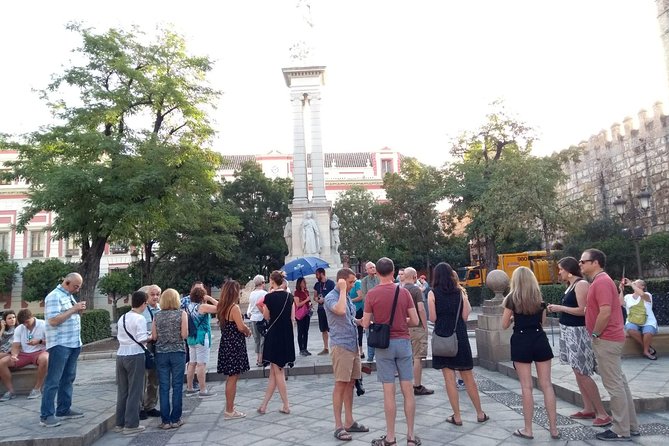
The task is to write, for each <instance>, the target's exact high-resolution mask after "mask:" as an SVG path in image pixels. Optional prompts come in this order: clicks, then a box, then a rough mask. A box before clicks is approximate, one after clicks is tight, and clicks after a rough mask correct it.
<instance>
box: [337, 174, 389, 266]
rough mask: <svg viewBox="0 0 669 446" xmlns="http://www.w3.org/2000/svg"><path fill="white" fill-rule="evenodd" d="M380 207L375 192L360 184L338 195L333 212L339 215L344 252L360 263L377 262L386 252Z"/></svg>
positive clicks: (342, 250)
mask: <svg viewBox="0 0 669 446" xmlns="http://www.w3.org/2000/svg"><path fill="white" fill-rule="evenodd" d="M380 209H381V208H380V205H379V203H378V202H377V201H376V199H375V198H374V195H373V194H372V193H371V192H369V191H367V190H365V189H364V188H362V187H360V186H353V187H351V188H350V189H349V190H347V191H345V192H343V193H342V194H341V195H340V196H339V198H338V199H337V202H336V203H335V205H334V208H333V212H334V213H335V214H337V216H338V217H339V224H340V230H339V233H340V239H341V246H340V250H341V252H342V254H344V255H348V256H349V257H351V258H353V257H355V258H357V259H358V261H359V262H364V261H368V260H372V261H376V259H378V258H379V257H381V256H382V255H385V253H384V249H383V246H384V239H383V234H382V232H381V231H380V228H381V225H380V221H381V212H380Z"/></svg>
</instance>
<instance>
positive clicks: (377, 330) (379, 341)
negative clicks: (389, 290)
mask: <svg viewBox="0 0 669 446" xmlns="http://www.w3.org/2000/svg"><path fill="white" fill-rule="evenodd" d="M399 295H400V286H399V285H398V286H397V288H396V289H395V299H394V300H393V309H392V310H391V312H390V321H389V322H388V323H387V324H376V323H374V324H371V325H370V326H369V333H367V345H368V346H370V347H374V348H388V346H389V345H390V326H391V325H393V319H394V318H395V307H397V297H398V296H399Z"/></svg>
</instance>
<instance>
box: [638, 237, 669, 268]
mask: <svg viewBox="0 0 669 446" xmlns="http://www.w3.org/2000/svg"><path fill="white" fill-rule="evenodd" d="M639 245H640V246H639V249H640V250H641V255H642V256H643V258H644V260H645V261H646V262H647V263H651V262H654V263H657V264H658V265H662V267H663V268H664V269H665V270H669V232H657V233H655V234H651V235H649V236H648V237H646V238H645V239H643V240H641V242H639Z"/></svg>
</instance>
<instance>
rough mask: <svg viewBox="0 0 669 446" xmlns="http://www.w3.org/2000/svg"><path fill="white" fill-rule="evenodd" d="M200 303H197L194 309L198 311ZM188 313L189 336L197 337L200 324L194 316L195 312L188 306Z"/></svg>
mask: <svg viewBox="0 0 669 446" xmlns="http://www.w3.org/2000/svg"><path fill="white" fill-rule="evenodd" d="M198 307H199V305H195V307H193V311H195V312H196V313H197V311H198ZM186 314H187V315H188V337H189V338H197V329H198V326H199V324H196V323H195V318H194V317H193V313H191V311H190V310H189V309H188V308H186Z"/></svg>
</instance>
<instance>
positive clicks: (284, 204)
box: [221, 161, 293, 283]
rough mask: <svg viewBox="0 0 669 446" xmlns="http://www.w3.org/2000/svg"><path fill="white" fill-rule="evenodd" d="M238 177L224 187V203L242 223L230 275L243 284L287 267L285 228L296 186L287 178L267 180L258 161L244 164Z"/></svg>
mask: <svg viewBox="0 0 669 446" xmlns="http://www.w3.org/2000/svg"><path fill="white" fill-rule="evenodd" d="M234 177H235V179H234V181H230V182H227V183H224V184H223V186H222V187H221V200H222V202H223V203H225V204H226V205H228V206H229V208H230V209H231V212H232V214H233V215H234V216H236V217H237V218H238V219H239V223H240V229H239V231H238V232H237V234H236V235H237V240H238V243H239V246H238V249H237V255H236V257H235V259H234V261H233V262H231V264H230V265H229V270H228V272H229V274H230V275H231V276H233V277H236V278H237V279H238V280H240V282H242V283H243V282H244V281H246V280H248V279H250V278H252V277H253V276H255V275H256V274H260V273H261V271H263V270H266V271H272V270H274V269H278V268H280V267H281V266H282V265H283V264H284V259H285V256H286V254H287V252H288V249H287V248H286V242H285V240H284V238H283V227H284V225H285V219H286V217H289V216H290V210H289V209H288V204H289V203H290V199H291V197H292V195H293V183H292V181H291V180H290V179H287V178H275V179H270V178H267V177H266V176H265V174H264V173H263V171H262V169H261V168H260V166H259V165H258V164H257V163H256V162H255V161H249V162H245V163H243V164H242V165H241V166H240V168H239V170H237V171H236V172H235V174H234Z"/></svg>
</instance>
